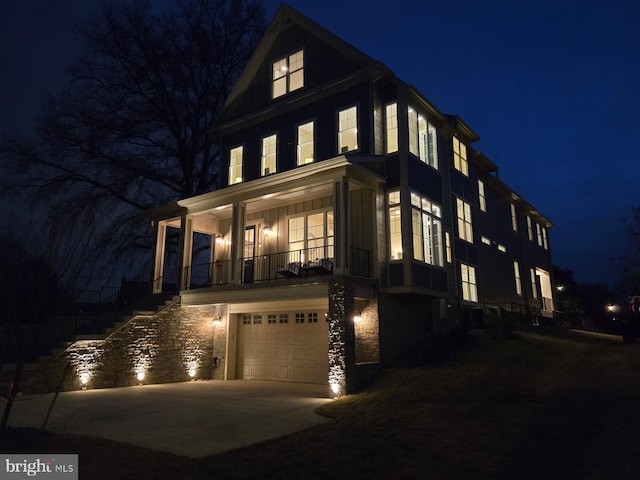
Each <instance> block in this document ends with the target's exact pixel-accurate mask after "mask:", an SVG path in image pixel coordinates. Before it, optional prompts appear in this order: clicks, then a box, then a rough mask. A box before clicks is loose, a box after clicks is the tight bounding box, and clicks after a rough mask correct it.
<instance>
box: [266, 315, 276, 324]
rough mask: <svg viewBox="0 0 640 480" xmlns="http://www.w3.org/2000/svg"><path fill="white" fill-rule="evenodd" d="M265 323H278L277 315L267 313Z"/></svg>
mask: <svg viewBox="0 0 640 480" xmlns="http://www.w3.org/2000/svg"><path fill="white" fill-rule="evenodd" d="M267 323H278V316H277V315H276V314H275V313H270V314H268V315H267Z"/></svg>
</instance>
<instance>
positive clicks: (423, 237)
mask: <svg viewBox="0 0 640 480" xmlns="http://www.w3.org/2000/svg"><path fill="white" fill-rule="evenodd" d="M440 215H441V209H440V207H439V206H438V205H436V204H434V203H432V202H430V201H429V200H427V199H426V198H421V197H420V196H418V195H416V194H415V193H412V194H411V225H412V230H413V258H414V260H420V261H422V262H425V263H428V264H430V265H438V266H442V265H443V261H442V236H441V234H440V232H441V223H440Z"/></svg>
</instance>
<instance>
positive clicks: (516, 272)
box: [513, 262, 522, 295]
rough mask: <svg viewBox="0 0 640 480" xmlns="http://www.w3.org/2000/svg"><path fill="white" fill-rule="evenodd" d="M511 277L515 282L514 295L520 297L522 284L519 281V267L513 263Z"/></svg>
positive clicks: (516, 263)
mask: <svg viewBox="0 0 640 480" xmlns="http://www.w3.org/2000/svg"><path fill="white" fill-rule="evenodd" d="M513 276H514V278H515V281H516V294H518V295H522V282H521V281H520V265H519V264H518V262H513Z"/></svg>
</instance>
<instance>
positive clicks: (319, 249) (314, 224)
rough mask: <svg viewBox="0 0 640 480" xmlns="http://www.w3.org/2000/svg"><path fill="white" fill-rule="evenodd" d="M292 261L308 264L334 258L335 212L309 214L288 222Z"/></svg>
mask: <svg viewBox="0 0 640 480" xmlns="http://www.w3.org/2000/svg"><path fill="white" fill-rule="evenodd" d="M287 233H288V239H289V251H290V254H289V255H290V261H292V262H302V263H305V262H308V261H318V260H321V259H330V258H333V256H334V252H333V245H334V230H333V211H332V210H325V211H321V212H314V213H307V214H304V215H300V216H297V217H291V218H289V221H288V232H287Z"/></svg>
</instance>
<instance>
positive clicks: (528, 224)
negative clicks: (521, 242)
mask: <svg viewBox="0 0 640 480" xmlns="http://www.w3.org/2000/svg"><path fill="white" fill-rule="evenodd" d="M527 233H528V234H529V241H530V242H533V228H532V226H531V217H530V216H528V215H527Z"/></svg>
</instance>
